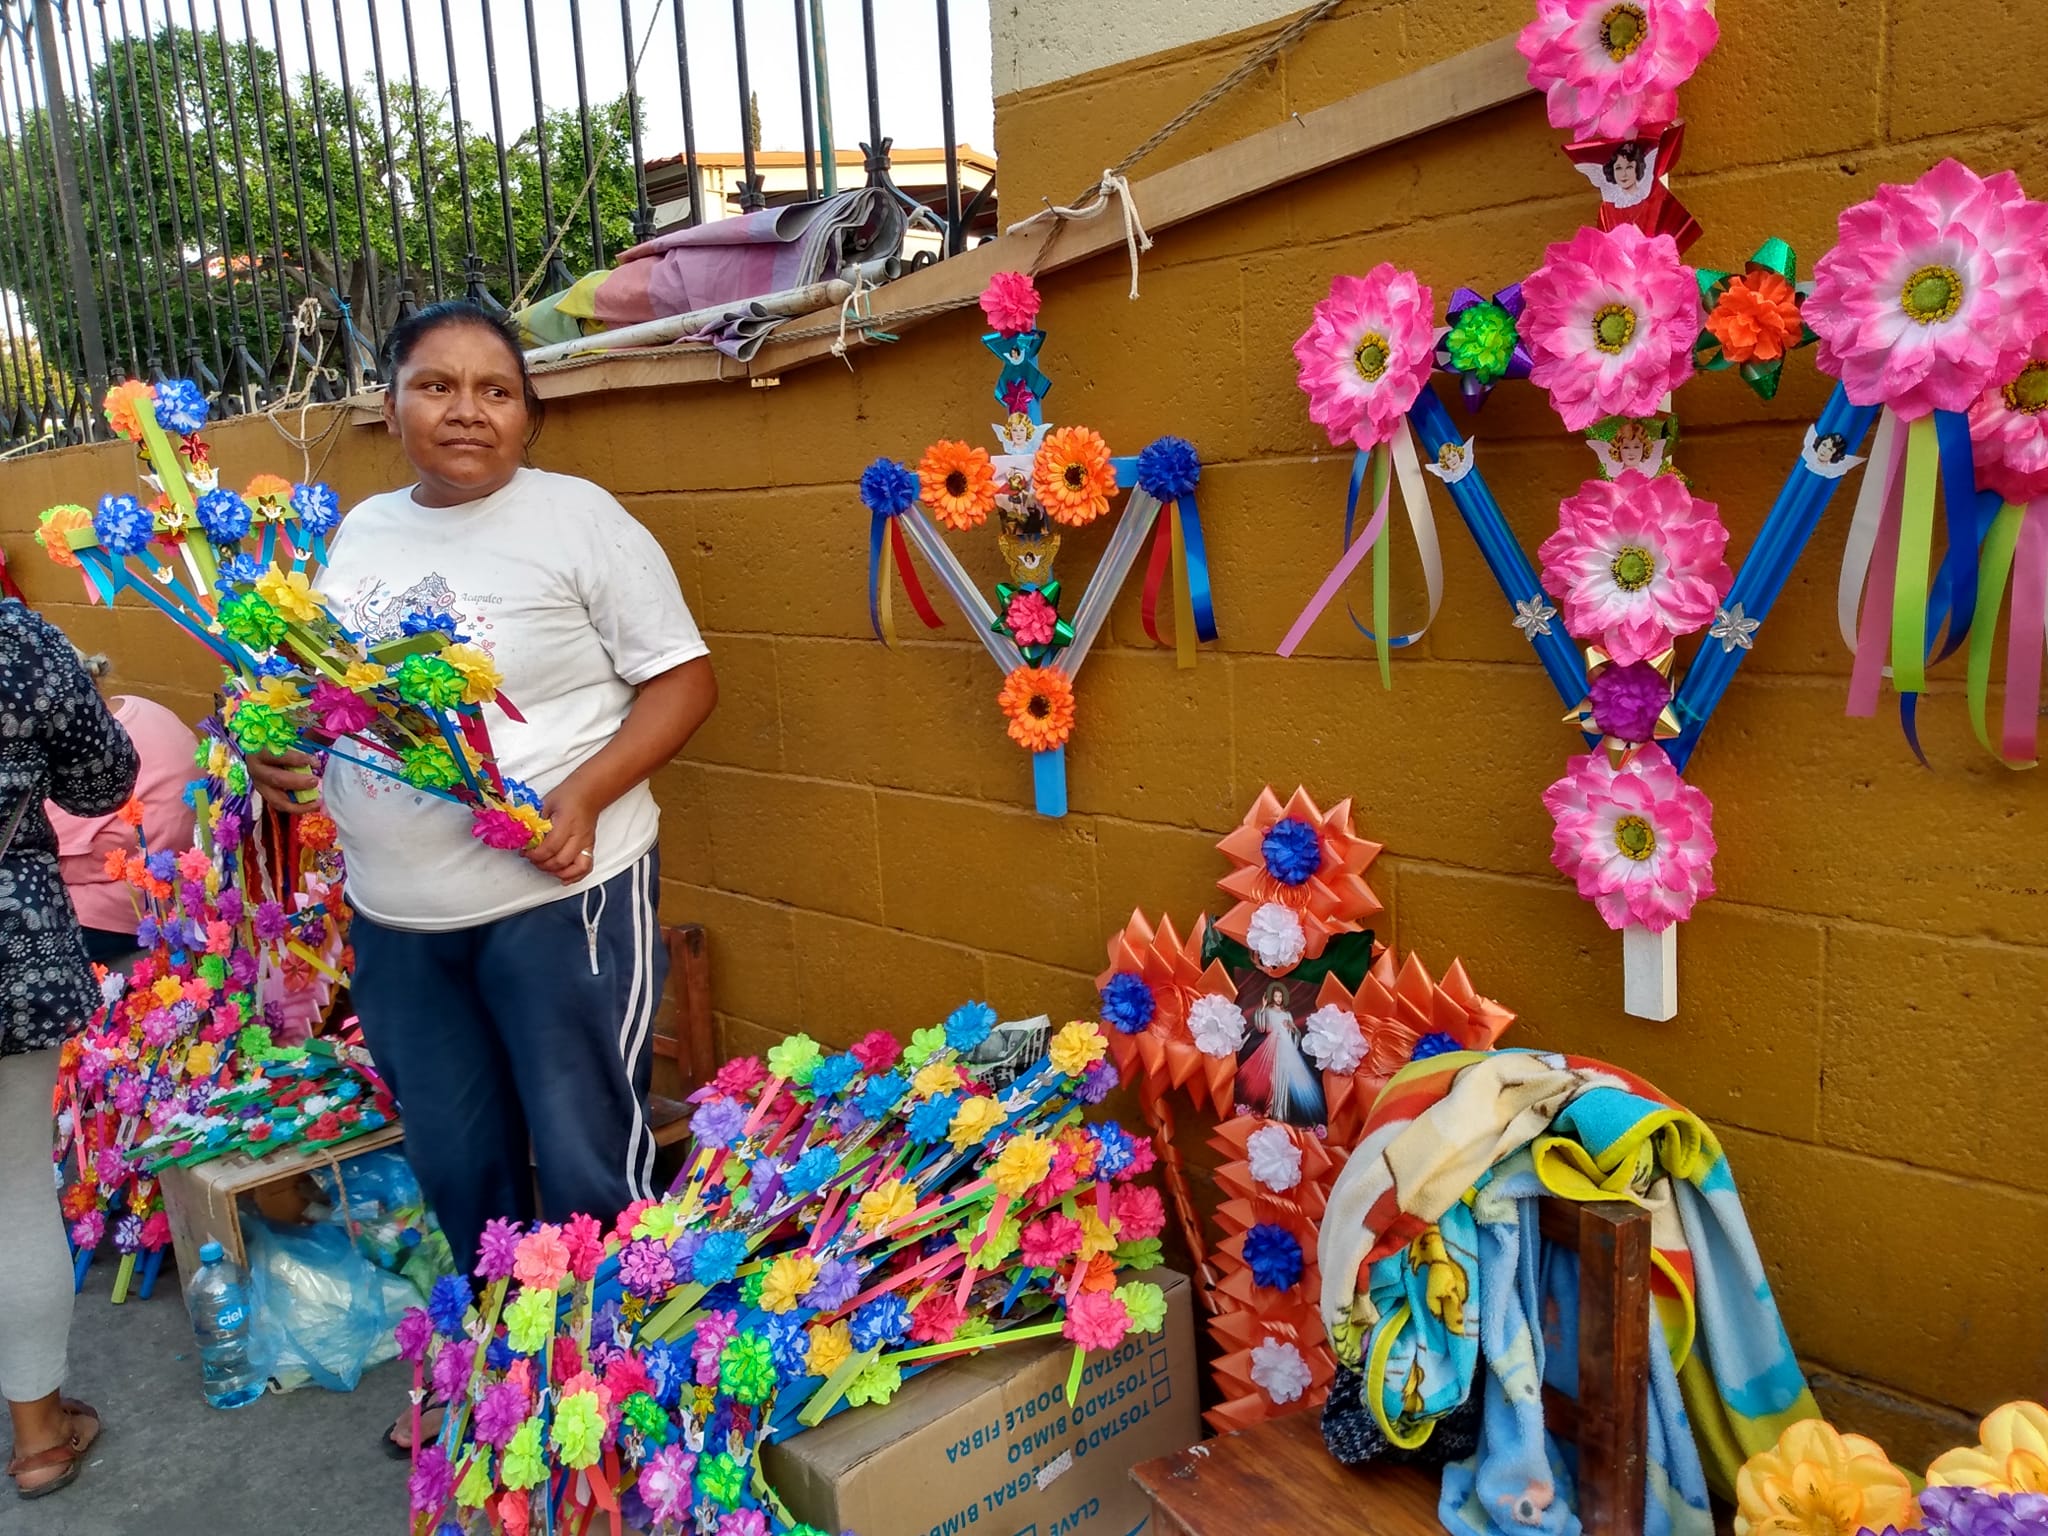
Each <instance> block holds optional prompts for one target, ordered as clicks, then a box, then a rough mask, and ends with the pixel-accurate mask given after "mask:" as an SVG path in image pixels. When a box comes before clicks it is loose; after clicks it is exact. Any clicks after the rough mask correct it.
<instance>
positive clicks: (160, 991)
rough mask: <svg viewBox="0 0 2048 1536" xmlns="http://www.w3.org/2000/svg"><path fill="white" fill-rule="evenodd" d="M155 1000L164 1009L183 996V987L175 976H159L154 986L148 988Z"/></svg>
mask: <svg viewBox="0 0 2048 1536" xmlns="http://www.w3.org/2000/svg"><path fill="white" fill-rule="evenodd" d="M150 991H151V992H152V993H154V994H155V996H156V1000H157V1001H158V1002H160V1003H162V1004H163V1005H164V1006H165V1007H166V1008H168V1007H170V1006H171V1005H172V1004H173V1003H175V1002H177V1001H178V999H179V998H181V997H183V996H184V995H185V987H184V984H183V983H182V982H180V981H179V980H178V978H177V977H175V976H159V977H158V978H157V982H156V985H155V986H154V987H151V988H150Z"/></svg>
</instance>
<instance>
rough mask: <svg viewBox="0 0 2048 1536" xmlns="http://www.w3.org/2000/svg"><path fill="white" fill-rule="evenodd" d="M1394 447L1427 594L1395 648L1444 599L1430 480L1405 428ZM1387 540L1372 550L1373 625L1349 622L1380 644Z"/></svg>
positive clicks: (1383, 676) (1418, 634)
mask: <svg viewBox="0 0 2048 1536" xmlns="http://www.w3.org/2000/svg"><path fill="white" fill-rule="evenodd" d="M1392 447H1393V450H1394V480H1395V483H1396V484H1398V485H1399V486H1400V488H1401V505H1402V507H1403V509H1404V510H1406V512H1407V513H1408V529H1409V532H1411V533H1412V534H1413V535H1414V536H1415V553H1416V555H1417V556H1418V557H1419V558H1420V559H1421V561H1422V583H1423V589H1424V592H1425V593H1426V595H1427V598H1428V605H1429V606H1428V611H1427V612H1426V613H1425V614H1424V615H1423V619H1422V624H1421V626H1420V627H1419V628H1416V629H1412V630H1410V631H1409V632H1408V633H1407V634H1405V635H1395V636H1394V637H1393V638H1392V639H1391V640H1389V641H1388V645H1390V646H1392V647H1393V648H1394V649H1396V650H1398V649H1400V648H1401V647H1402V646H1408V645H1413V644H1414V643H1415V642H1416V641H1418V640H1420V639H1421V638H1422V637H1423V636H1424V635H1426V634H1428V633H1429V627H1430V625H1432V624H1434V623H1435V622H1436V615H1437V610H1438V609H1439V608H1441V607H1442V606H1443V601H1444V556H1443V549H1442V546H1441V544H1440V543H1439V542H1438V539H1437V533H1436V514H1435V513H1434V512H1432V511H1431V510H1430V505H1429V482H1428V481H1427V480H1426V479H1424V478H1423V474H1422V461H1421V460H1420V459H1419V458H1418V457H1417V456H1416V453H1415V439H1414V437H1413V436H1412V435H1410V434H1409V433H1408V432H1406V431H1402V432H1397V433H1395V434H1394V437H1393V439H1392ZM1387 564H1388V561H1387V541H1386V540H1385V539H1381V540H1380V542H1379V545H1378V546H1377V547H1376V548H1375V549H1374V550H1373V556H1372V582H1373V587H1372V590H1373V625H1372V628H1371V629H1368V628H1366V627H1365V625H1363V624H1360V623H1359V622H1358V615H1357V614H1355V613H1354V614H1352V615H1351V623H1352V626H1353V627H1354V628H1356V629H1357V630H1358V632H1359V633H1360V634H1362V635H1364V636H1365V637H1366V639H1368V640H1370V641H1372V642H1373V644H1374V645H1376V646H1377V645H1378V644H1379V637H1380V635H1381V634H1384V633H1385V632H1386V628H1387V625H1388V623H1389V622H1390V620H1389V617H1388V614H1387V612H1386V602H1385V597H1386V587H1387V584H1388V577H1387V575H1386V567H1387ZM1380 681H1381V683H1382V684H1383V685H1389V686H1390V681H1389V678H1388V675H1387V654H1386V650H1385V649H1384V648H1382V649H1381V651H1380Z"/></svg>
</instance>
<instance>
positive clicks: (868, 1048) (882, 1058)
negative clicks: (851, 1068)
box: [849, 1029, 903, 1077]
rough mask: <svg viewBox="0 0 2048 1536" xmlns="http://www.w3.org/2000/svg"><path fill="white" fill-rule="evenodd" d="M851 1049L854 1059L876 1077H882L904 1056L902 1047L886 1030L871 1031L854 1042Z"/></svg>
mask: <svg viewBox="0 0 2048 1536" xmlns="http://www.w3.org/2000/svg"><path fill="white" fill-rule="evenodd" d="M849 1049H851V1050H852V1052H853V1056H854V1059H855V1060H856V1061H858V1062H859V1063H860V1064H861V1066H862V1067H863V1068H864V1069H865V1070H866V1071H867V1072H868V1073H869V1074H870V1075H871V1076H875V1077H879V1076H881V1074H882V1073H884V1072H886V1071H888V1070H889V1069H890V1068H891V1067H893V1066H895V1065H896V1063H897V1061H898V1059H899V1058H901V1056H902V1055H903V1047H902V1045H901V1044H899V1043H898V1042H897V1039H896V1037H895V1036H894V1035H892V1034H890V1033H889V1032H888V1031H887V1030H886V1029H871V1030H869V1031H868V1032H867V1033H866V1034H864V1035H862V1036H861V1037H860V1038H859V1039H858V1040H856V1041H854V1042H853V1044H852V1046H851V1047H849Z"/></svg>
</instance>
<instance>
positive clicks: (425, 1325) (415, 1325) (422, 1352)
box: [393, 1307, 434, 1361]
mask: <svg viewBox="0 0 2048 1536" xmlns="http://www.w3.org/2000/svg"><path fill="white" fill-rule="evenodd" d="M393 1335H394V1337H396V1339H397V1340H398V1353H399V1356H400V1357H401V1358H402V1359H406V1360H413V1361H419V1360H424V1359H426V1357H427V1345H428V1343H429V1342H430V1341H431V1340H432V1339H433V1337H434V1322H433V1319H432V1318H430V1317H428V1316H427V1314H426V1312H425V1311H424V1310H423V1309H421V1308H419V1307H407V1308H406V1309H405V1312H404V1313H403V1315H401V1316H400V1317H399V1319H398V1326H397V1328H396V1329H394V1330H393Z"/></svg>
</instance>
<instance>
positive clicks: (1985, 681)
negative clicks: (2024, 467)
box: [1967, 501, 2048, 768]
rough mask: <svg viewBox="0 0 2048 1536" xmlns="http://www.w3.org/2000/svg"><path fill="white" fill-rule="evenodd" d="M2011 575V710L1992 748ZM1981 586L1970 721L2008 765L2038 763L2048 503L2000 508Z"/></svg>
mask: <svg viewBox="0 0 2048 1536" xmlns="http://www.w3.org/2000/svg"><path fill="white" fill-rule="evenodd" d="M2008 575H2010V576H2011V578H2012V620H2011V623H2010V626H2009V628H2008V629H2007V632H2006V642H2005V711H2004V718H2003V720H2002V721H2001V722H2000V727H2001V728H2000V732H1999V741H1998V744H1997V745H1996V746H1993V745H1992V741H1991V732H1990V729H1989V726H1988V725H1987V723H1986V714H1987V709H1988V704H1989V695H1990V692H1991V651H1992V647H1993V644H1994V642H1995V638H1996V637H1995V633H1994V632H1995V631H1996V629H1997V627H1998V617H1999V609H2000V606H2001V604H2002V603H2003V600H2004V597H2005V589H2006V578H2007V576H2008ZM1979 585H1980V588H1981V590H1982V592H1983V594H1984V600H1985V607H1984V613H1983V622H1982V623H1980V624H1977V625H1975V626H1973V627H1972V628H1971V631H1970V657H1969V670H1968V683H1967V692H1968V696H1969V703H1970V726H1971V728H1972V729H1973V730H1975V731H1976V733H1977V740H1978V741H1980V742H1982V743H1983V744H1984V750H1985V751H1987V752H1992V753H1996V754H1997V756H1998V758H1999V760H2000V761H2001V762H2003V763H2004V764H2005V766H2006V767H2008V768H2032V767H2034V766H2035V765H2036V764H2037V763H2038V762H2039V761H2040V754H2039V750H2038V749H2039V730H2040V722H2041V661H2042V651H2043V649H2044V647H2048V501H2036V502H2033V503H2032V504H2030V505H2028V506H2025V507H2020V506H2014V505H2012V504H2011V503H2007V504H2006V505H2003V506H2001V507H2000V508H1999V509H1998V512H1997V515H1996V516H1995V517H1993V519H1992V521H1991V528H1990V531H1989V532H1988V533H1987V534H1986V536H1985V539H1984V552H1983V565H1982V570H1981V579H1980V583H1979Z"/></svg>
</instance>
